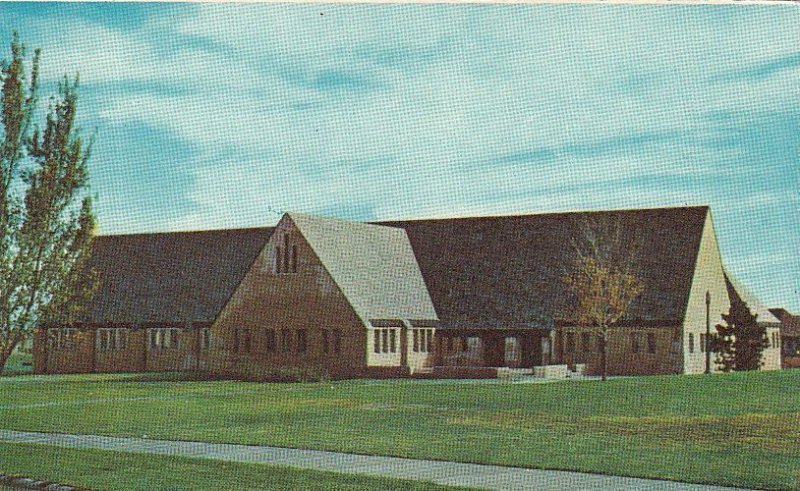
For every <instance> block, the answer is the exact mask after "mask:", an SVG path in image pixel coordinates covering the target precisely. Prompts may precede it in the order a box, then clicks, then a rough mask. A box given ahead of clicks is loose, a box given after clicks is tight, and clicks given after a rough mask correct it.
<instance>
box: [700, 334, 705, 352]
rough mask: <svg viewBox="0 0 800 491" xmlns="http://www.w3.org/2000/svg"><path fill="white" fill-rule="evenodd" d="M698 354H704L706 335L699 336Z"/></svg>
mask: <svg viewBox="0 0 800 491" xmlns="http://www.w3.org/2000/svg"><path fill="white" fill-rule="evenodd" d="M700 352H701V353H705V352H706V335H705V334H701V335H700Z"/></svg>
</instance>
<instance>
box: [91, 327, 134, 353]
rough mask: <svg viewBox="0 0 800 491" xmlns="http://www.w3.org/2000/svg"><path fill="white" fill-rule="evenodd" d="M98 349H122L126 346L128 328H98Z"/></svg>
mask: <svg viewBox="0 0 800 491" xmlns="http://www.w3.org/2000/svg"><path fill="white" fill-rule="evenodd" d="M95 341H96V344H97V350H98V351H122V350H124V349H127V348H128V329H119V328H115V329H98V330H97V339H96V340H95Z"/></svg>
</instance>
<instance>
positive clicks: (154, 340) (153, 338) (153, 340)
mask: <svg viewBox="0 0 800 491" xmlns="http://www.w3.org/2000/svg"><path fill="white" fill-rule="evenodd" d="M156 348H158V329H150V349H156Z"/></svg>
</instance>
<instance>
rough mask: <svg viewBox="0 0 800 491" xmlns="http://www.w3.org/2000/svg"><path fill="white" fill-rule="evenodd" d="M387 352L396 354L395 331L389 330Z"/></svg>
mask: <svg viewBox="0 0 800 491" xmlns="http://www.w3.org/2000/svg"><path fill="white" fill-rule="evenodd" d="M389 352H391V353H397V331H395V330H394V329H390V330H389Z"/></svg>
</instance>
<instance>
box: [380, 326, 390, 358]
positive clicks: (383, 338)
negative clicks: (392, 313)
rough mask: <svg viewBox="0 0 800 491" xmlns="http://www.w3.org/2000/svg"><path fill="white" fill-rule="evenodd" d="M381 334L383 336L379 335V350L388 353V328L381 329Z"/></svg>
mask: <svg viewBox="0 0 800 491" xmlns="http://www.w3.org/2000/svg"><path fill="white" fill-rule="evenodd" d="M381 334H383V336H381V348H382V349H381V351H383V352H384V353H388V352H389V336H388V334H389V330H388V329H381Z"/></svg>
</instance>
